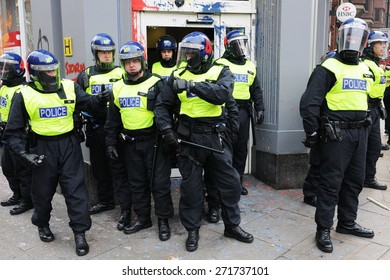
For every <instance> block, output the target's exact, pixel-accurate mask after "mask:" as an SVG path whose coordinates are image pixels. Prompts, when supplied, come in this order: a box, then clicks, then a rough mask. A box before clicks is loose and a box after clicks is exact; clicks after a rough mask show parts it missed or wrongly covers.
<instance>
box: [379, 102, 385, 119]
mask: <svg viewBox="0 0 390 280" xmlns="http://www.w3.org/2000/svg"><path fill="white" fill-rule="evenodd" d="M378 110H379V116H380V118H381V119H382V120H384V119H386V118H387V112H386V109H385V107H383V105H382V103H381V104H380V105H379V107H378Z"/></svg>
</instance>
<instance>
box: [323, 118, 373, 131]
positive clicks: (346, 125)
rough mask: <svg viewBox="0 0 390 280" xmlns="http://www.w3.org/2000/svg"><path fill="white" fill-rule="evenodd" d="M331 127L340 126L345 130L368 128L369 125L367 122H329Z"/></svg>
mask: <svg viewBox="0 0 390 280" xmlns="http://www.w3.org/2000/svg"><path fill="white" fill-rule="evenodd" d="M329 123H330V124H331V125H334V126H339V127H340V128H344V129H354V128H362V127H367V126H368V125H369V124H368V122H367V121H366V120H363V121H358V122H342V121H329Z"/></svg>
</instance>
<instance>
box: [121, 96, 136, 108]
mask: <svg viewBox="0 0 390 280" xmlns="http://www.w3.org/2000/svg"><path fill="white" fill-rule="evenodd" d="M119 106H120V107H121V108H140V107H141V99H140V98H139V97H138V96H137V97H122V98H119Z"/></svg>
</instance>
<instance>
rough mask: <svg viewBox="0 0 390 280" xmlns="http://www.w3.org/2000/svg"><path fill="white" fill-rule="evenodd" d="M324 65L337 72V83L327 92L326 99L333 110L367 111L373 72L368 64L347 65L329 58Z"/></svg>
mask: <svg viewBox="0 0 390 280" xmlns="http://www.w3.org/2000/svg"><path fill="white" fill-rule="evenodd" d="M321 66H322V67H324V68H326V69H328V70H329V71H331V72H333V73H334V74H335V77H336V79H337V81H336V83H335V85H334V86H333V87H332V88H331V90H330V91H329V92H328V93H327V94H326V96H325V99H326V101H327V103H328V107H329V109H330V110H332V111H366V110H367V108H368V103H367V99H368V98H367V95H368V92H369V91H370V89H371V84H372V79H371V77H372V74H371V72H370V69H369V68H368V66H367V65H365V64H364V63H363V62H360V63H359V64H358V65H347V64H344V63H341V62H340V61H338V60H337V59H334V58H328V59H326V60H325V61H324V62H323V63H322V64H321Z"/></svg>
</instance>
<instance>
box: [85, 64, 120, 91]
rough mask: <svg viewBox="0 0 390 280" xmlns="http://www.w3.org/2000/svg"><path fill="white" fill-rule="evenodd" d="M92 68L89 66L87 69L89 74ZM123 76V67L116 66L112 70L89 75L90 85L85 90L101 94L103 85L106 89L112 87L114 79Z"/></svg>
mask: <svg viewBox="0 0 390 280" xmlns="http://www.w3.org/2000/svg"><path fill="white" fill-rule="evenodd" d="M89 70H90V68H87V69H86V70H85V71H86V73H87V74H88V76H89ZM121 78H122V68H120V67H116V68H114V69H112V71H110V72H107V73H104V74H97V75H91V76H89V86H88V87H87V88H86V89H85V91H86V92H87V93H89V94H99V93H101V92H102V91H103V90H102V87H103V85H104V86H105V89H111V88H112V84H113V82H112V80H115V81H116V80H119V79H121ZM110 80H111V81H110Z"/></svg>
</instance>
